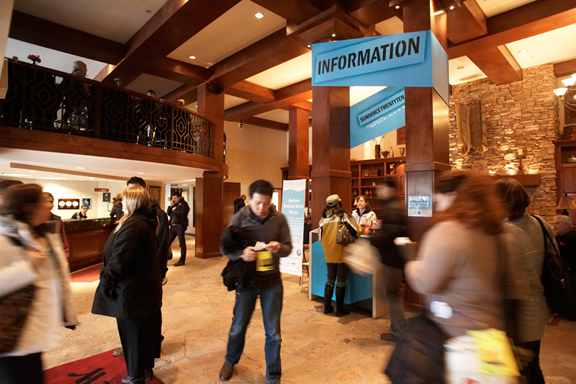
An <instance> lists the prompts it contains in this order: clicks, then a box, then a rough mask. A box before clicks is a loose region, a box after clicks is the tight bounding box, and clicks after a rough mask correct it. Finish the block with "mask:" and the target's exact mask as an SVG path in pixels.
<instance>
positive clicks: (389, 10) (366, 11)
mask: <svg viewBox="0 0 576 384" xmlns="http://www.w3.org/2000/svg"><path fill="white" fill-rule="evenodd" d="M346 12H347V13H348V14H349V15H350V16H352V17H353V18H355V19H356V20H358V21H359V22H361V23H362V24H364V26H366V27H370V26H373V25H376V24H378V23H380V22H382V21H384V20H388V19H390V18H392V17H394V16H396V17H398V18H399V19H400V20H402V12H401V11H399V10H397V9H396V8H393V7H390V6H389V5H388V0H351V1H348V2H347V4H346Z"/></svg>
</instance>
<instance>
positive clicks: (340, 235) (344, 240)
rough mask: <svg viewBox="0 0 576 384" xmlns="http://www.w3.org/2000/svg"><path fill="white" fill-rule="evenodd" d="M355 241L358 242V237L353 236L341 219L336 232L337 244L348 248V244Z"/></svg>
mask: <svg viewBox="0 0 576 384" xmlns="http://www.w3.org/2000/svg"><path fill="white" fill-rule="evenodd" d="M354 241H356V237H354V236H352V234H351V233H350V230H349V229H348V227H347V226H346V223H344V222H343V221H342V219H340V223H338V229H337V230H336V244H340V245H343V246H347V245H348V244H352V243H353V242H354Z"/></svg>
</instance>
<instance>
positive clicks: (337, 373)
mask: <svg viewBox="0 0 576 384" xmlns="http://www.w3.org/2000/svg"><path fill="white" fill-rule="evenodd" d="M177 245H178V243H177V242H174V246H173V251H174V254H175V257H174V259H173V260H171V261H170V262H169V268H170V269H169V271H168V275H167V277H168V284H166V285H165V286H164V304H163V311H162V312H163V318H164V322H163V334H164V336H165V340H164V343H163V345H162V357H161V358H160V359H158V360H157V361H156V367H155V369H154V374H155V375H156V376H157V377H158V378H159V379H160V380H162V381H163V382H164V383H165V384H190V383H218V382H219V380H218V373H219V370H220V367H221V365H222V363H223V362H224V355H225V350H226V341H227V336H228V331H229V328H230V323H231V320H232V309H233V306H234V292H228V291H227V290H226V287H224V285H223V284H222V278H221V277H220V272H221V271H222V269H223V268H224V266H225V265H226V262H227V259H225V258H217V259H207V260H202V259H197V258H195V257H193V255H194V238H193V237H190V238H188V241H187V245H188V250H189V251H188V253H189V254H190V257H189V260H188V261H187V264H186V265H185V266H183V267H171V266H170V265H171V264H173V263H175V262H176V261H177V260H178V257H179V251H180V250H179V248H178V246H177ZM283 280H284V309H283V313H282V366H283V372H284V373H283V377H282V383H284V384H288V383H306V384H316V383H318V384H320V383H321V384H337V383H338V384H339V383H351V384H352V383H354V384H355V383H389V380H388V378H387V377H386V376H384V374H383V373H382V371H383V367H384V365H385V363H386V362H387V360H388V358H389V356H390V354H391V352H392V350H393V348H394V345H393V344H392V343H389V342H383V341H381V340H380V338H379V335H380V333H381V332H382V331H383V330H384V329H387V328H388V326H389V324H390V320H389V318H388V316H385V317H383V318H380V319H372V318H371V317H370V313H369V312H368V311H366V310H363V309H357V310H353V311H352V313H351V314H350V315H348V316H345V317H341V318H337V317H334V316H331V315H330V316H325V315H323V314H322V313H321V310H322V306H321V303H320V301H319V300H318V301H310V300H308V293H307V292H306V293H303V292H301V287H300V286H299V278H298V277H296V276H291V275H285V276H284V277H283ZM97 284H98V282H94V283H72V289H73V291H74V295H75V300H76V302H77V304H78V311H79V315H80V321H81V325H80V326H79V327H78V328H77V329H76V330H75V331H66V338H65V340H64V343H63V345H62V346H61V347H60V348H58V349H55V350H53V351H50V352H48V353H45V354H44V365H45V368H50V367H54V366H57V365H60V364H63V363H66V362H69V361H74V360H78V359H81V358H84V357H87V356H91V355H94V354H97V353H100V352H104V351H108V350H110V349H114V348H117V347H119V346H120V340H119V338H118V333H117V329H116V322H115V319H113V318H108V317H104V316H96V315H93V314H91V313H90V308H91V305H92V299H93V295H94V290H95V289H96V286H97ZM304 285H307V278H306V277H305V279H304ZM259 309H260V308H259V307H257V310H256V311H255V312H254V316H253V318H252V322H251V325H250V327H249V328H248V334H247V340H246V347H245V350H244V355H243V356H242V359H241V360H240V363H239V364H238V365H237V366H236V369H235V373H234V376H233V377H232V379H231V380H230V383H247V384H264V383H265V382H266V380H265V377H264V374H265V364H264V327H263V325H262V316H261V312H260V311H259ZM541 361H542V370H543V372H544V375H545V377H546V382H547V383H548V384H570V383H574V384H576V323H575V322H568V321H565V320H562V321H561V322H560V324H559V326H548V327H547V329H546V335H545V337H544V340H543V341H542V352H541ZM114 384H115V383H114Z"/></svg>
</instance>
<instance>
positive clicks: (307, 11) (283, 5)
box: [252, 0, 323, 24]
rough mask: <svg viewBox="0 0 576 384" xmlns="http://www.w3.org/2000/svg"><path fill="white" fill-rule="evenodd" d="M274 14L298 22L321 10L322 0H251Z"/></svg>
mask: <svg viewBox="0 0 576 384" xmlns="http://www.w3.org/2000/svg"><path fill="white" fill-rule="evenodd" d="M252 2H253V3H256V4H258V5H260V6H262V7H264V8H266V9H267V10H269V11H271V12H273V13H275V14H276V15H278V16H280V17H282V18H284V19H286V20H287V21H290V22H292V23H296V24H300V23H303V22H305V21H306V20H308V19H310V18H312V17H314V16H316V15H317V14H319V13H320V12H322V11H323V4H322V3H323V2H322V1H319V0H280V1H278V0H252Z"/></svg>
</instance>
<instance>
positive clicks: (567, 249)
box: [554, 215, 576, 273]
mask: <svg viewBox="0 0 576 384" xmlns="http://www.w3.org/2000/svg"><path fill="white" fill-rule="evenodd" d="M554 230H555V231H556V233H557V234H558V236H556V242H557V243H558V248H559V249H560V256H562V257H563V258H565V259H566V261H567V262H568V263H569V264H570V268H571V269H572V272H573V273H576V230H574V226H573V225H572V220H571V219H570V217H569V216H566V215H558V216H554Z"/></svg>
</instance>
